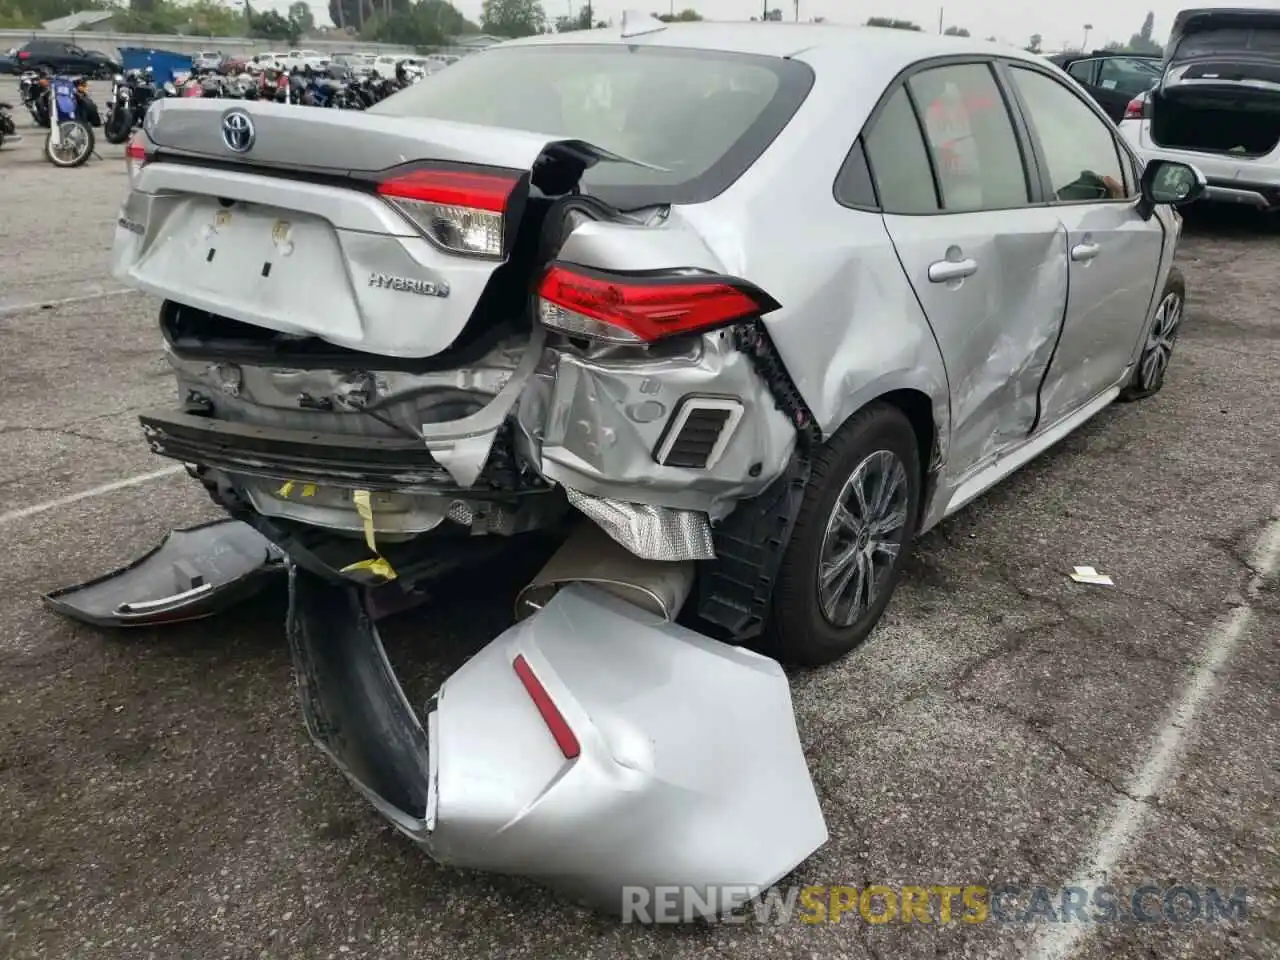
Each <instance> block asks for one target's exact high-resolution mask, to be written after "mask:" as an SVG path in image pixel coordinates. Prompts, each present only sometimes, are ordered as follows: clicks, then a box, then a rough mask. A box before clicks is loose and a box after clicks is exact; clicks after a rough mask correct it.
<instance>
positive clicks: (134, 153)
mask: <svg viewBox="0 0 1280 960" xmlns="http://www.w3.org/2000/svg"><path fill="white" fill-rule="evenodd" d="M150 160H151V154H150V153H148V152H147V147H146V144H144V143H143V142H142V134H140V133H139V134H138V135H137V136H135V137H134V138H133V139H132V140H130V141H129V145H128V146H127V147H125V148H124V167H125V170H126V171H127V172H128V174H129V182H130V183H132V182H133V180H134V179H135V178H136V177H137V176H138V171H139V170H141V169H142V168H143V167H145V166H146V165H147V163H148V162H150Z"/></svg>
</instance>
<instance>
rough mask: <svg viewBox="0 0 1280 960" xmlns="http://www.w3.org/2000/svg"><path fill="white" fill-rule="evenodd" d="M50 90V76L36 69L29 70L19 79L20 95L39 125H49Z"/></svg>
mask: <svg viewBox="0 0 1280 960" xmlns="http://www.w3.org/2000/svg"><path fill="white" fill-rule="evenodd" d="M48 90H49V78H48V77H47V76H45V75H44V74H42V73H38V72H37V71H35V70H28V71H27V72H26V73H24V74H23V75H22V77H21V79H19V80H18V96H20V97H21V98H22V105H23V106H24V107H26V108H27V112H28V113H29V114H31V119H32V120H33V121H34V122H35V125H36V126H37V127H47V126H49V100H48V97H46V96H45V94H46V93H48Z"/></svg>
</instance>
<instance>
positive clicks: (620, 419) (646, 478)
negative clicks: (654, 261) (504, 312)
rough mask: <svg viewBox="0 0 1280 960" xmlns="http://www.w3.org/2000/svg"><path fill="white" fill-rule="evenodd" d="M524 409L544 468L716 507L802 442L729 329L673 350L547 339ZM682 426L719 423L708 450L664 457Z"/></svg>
mask: <svg viewBox="0 0 1280 960" xmlns="http://www.w3.org/2000/svg"><path fill="white" fill-rule="evenodd" d="M726 406H728V407H731V408H735V409H736V410H737V411H738V412H737V413H736V415H735V414H733V412H732V410H730V411H727V412H725V413H724V415H721V414H716V415H715V417H714V423H711V422H709V421H710V420H711V419H712V418H710V417H706V416H705V415H703V414H701V413H700V411H699V408H700V407H701V408H702V409H703V410H707V411H711V410H724V408H725V407H726ZM695 413H699V416H698V417H692V414H695ZM517 416H518V419H519V427H520V433H521V435H522V436H523V438H524V439H525V446H526V450H527V453H528V456H529V458H530V459H531V461H532V462H534V463H535V464H537V466H538V469H539V472H540V473H541V474H542V475H543V476H544V477H546V478H547V479H549V480H552V481H555V482H557V483H560V484H562V485H563V486H564V487H566V488H568V489H573V490H578V491H581V492H582V493H585V494H588V495H590V496H593V497H598V498H603V499H608V500H619V501H623V502H633V503H648V504H653V505H655V506H663V507H669V508H672V509H675V510H696V511H702V512H704V513H708V514H710V515H711V517H712V518H713V519H716V518H718V517H719V516H722V515H724V514H725V513H727V512H728V510H729V509H731V507H732V504H733V502H735V501H736V500H739V499H743V498H746V497H751V496H755V495H756V494H758V493H759V492H760V491H761V490H763V489H764V488H765V487H767V486H768V485H769V483H770V482H772V480H773V479H774V478H775V477H777V476H778V474H780V473H781V472H782V470H783V468H784V467H785V465H786V463H787V461H788V459H789V458H790V456H791V452H792V450H793V449H794V447H795V443H796V429H795V427H794V426H793V425H792V423H791V422H790V420H789V419H788V417H787V415H786V414H785V413H783V412H782V411H781V410H780V409H779V408H778V404H777V401H776V400H775V399H774V397H773V395H772V394H771V392H770V390H769V388H768V386H767V385H766V384H765V383H764V382H763V380H762V379H761V377H760V375H759V374H758V373H757V372H756V370H755V367H754V365H753V363H752V360H751V358H750V357H748V356H746V355H745V354H743V353H742V352H741V351H739V350H738V349H736V348H735V347H734V345H733V342H732V340H731V338H730V337H729V335H728V334H726V333H724V332H716V333H711V334H706V335H703V336H702V337H699V338H696V339H695V340H694V342H693V343H692V344H681V345H679V346H673V347H671V348H669V349H667V350H665V351H664V350H662V349H650V350H648V351H643V352H641V351H637V350H635V349H634V348H624V347H617V348H605V349H594V350H579V349H577V348H575V347H573V346H572V345H568V344H563V345H557V346H552V347H549V348H548V349H547V351H546V355H545V356H544V358H543V361H542V363H541V364H540V365H539V366H538V368H537V369H536V371H535V373H534V375H533V376H532V377H530V378H529V380H528V381H527V383H526V385H525V390H524V393H523V394H522V395H521V398H520V402H519V405H518V408H517ZM691 417H692V418H691ZM686 431H687V433H688V439H689V440H690V441H693V440H696V439H697V438H698V435H700V434H703V433H704V432H706V431H711V435H712V436H713V437H714V440H713V441H712V443H711V444H710V445H708V446H706V447H705V449H704V451H703V452H704V453H705V454H706V456H705V458H704V459H701V460H699V459H696V458H695V459H691V460H685V461H682V462H683V464H684V465H679V464H680V463H681V461H674V462H673V461H671V460H670V459H668V462H666V463H664V462H662V460H660V459H659V456H660V455H661V454H662V453H663V450H664V444H666V445H667V451H668V452H669V451H670V450H671V445H672V444H674V443H675V442H676V441H679V440H683V439H686V438H685V437H684V436H682V434H684V433H685V432H686ZM713 453H714V458H713V456H712V454H713Z"/></svg>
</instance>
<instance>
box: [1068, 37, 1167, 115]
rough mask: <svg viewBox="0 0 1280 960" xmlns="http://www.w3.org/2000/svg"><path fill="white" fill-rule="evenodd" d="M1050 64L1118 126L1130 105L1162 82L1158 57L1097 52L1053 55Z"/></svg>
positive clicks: (1157, 55)
mask: <svg viewBox="0 0 1280 960" xmlns="http://www.w3.org/2000/svg"><path fill="white" fill-rule="evenodd" d="M1049 62H1050V63H1052V64H1054V65H1056V66H1058V67H1060V68H1061V69H1063V70H1065V71H1066V72H1067V73H1068V74H1070V75H1071V77H1072V78H1073V79H1074V80H1075V81H1076V82H1077V83H1079V84H1080V86H1082V87H1084V88H1085V90H1086V91H1087V92H1088V94H1089V96H1091V97H1093V99H1095V100H1097V101H1098V105H1099V106H1101V107H1102V109H1103V110H1105V111H1106V113H1107V116H1109V117H1110V118H1111V119H1112V120H1114V121H1115V122H1116V123H1119V122H1120V121H1121V120H1122V119H1123V118H1124V111H1125V108H1126V107H1127V106H1128V105H1129V101H1131V100H1132V99H1133V98H1134V97H1136V96H1137V95H1138V94H1140V93H1144V92H1146V91H1147V90H1150V89H1151V88H1152V87H1153V86H1155V84H1156V82H1157V81H1158V80H1159V79H1160V64H1161V57H1160V55H1159V54H1143V53H1120V52H1117V51H1114V50H1095V51H1093V52H1092V53H1058V54H1054V55H1053V56H1051V57H1049Z"/></svg>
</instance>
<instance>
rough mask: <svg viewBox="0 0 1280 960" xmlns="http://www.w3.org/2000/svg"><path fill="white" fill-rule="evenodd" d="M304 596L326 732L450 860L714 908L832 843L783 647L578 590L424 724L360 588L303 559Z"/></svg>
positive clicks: (580, 896) (312, 691)
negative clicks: (705, 632) (704, 629)
mask: <svg viewBox="0 0 1280 960" xmlns="http://www.w3.org/2000/svg"><path fill="white" fill-rule="evenodd" d="M289 608H290V612H289V639H290V645H291V648H292V651H293V656H294V659H295V666H296V671H297V675H298V683H299V692H300V696H301V700H302V706H303V710H304V713H305V717H306V723H307V727H308V730H309V731H310V733H311V735H312V737H313V738H314V739H315V741H316V742H317V744H318V745H319V746H320V747H321V748H322V749H323V750H324V751H325V752H326V753H327V754H328V755H329V756H330V757H332V758H333V760H334V761H335V762H336V763H337V764H338V766H339V767H340V769H341V770H342V771H343V772H344V773H345V774H346V776H347V777H348V778H349V779H350V780H351V782H352V783H353V784H354V785H355V786H356V788H357V789H358V790H360V792H361V793H363V794H364V795H365V796H366V797H367V798H368V799H369V800H370V801H371V802H372V803H373V804H374V806H375V807H376V808H377V809H378V810H379V811H381V812H382V813H383V814H384V815H385V816H386V817H387V818H388V819H389V820H390V821H391V822H392V823H394V824H395V825H396V826H397V827H398V828H399V829H400V830H401V831H402V832H404V833H405V834H407V835H408V836H410V837H411V838H413V839H414V840H416V841H417V842H419V843H420V844H422V845H423V846H424V847H425V848H426V849H427V850H428V851H429V852H430V853H431V854H432V856H433V857H435V858H436V859H437V860H439V861H441V862H443V863H448V864H451V865H455V866H459V867H466V868H472V869H480V870H489V871H493V872H498V873H506V874H517V875H522V876H527V877H530V878H532V879H535V880H538V881H539V882H542V883H544V884H546V885H547V886H549V887H552V888H554V889H557V890H559V891H561V892H562V893H564V894H567V895H568V896H570V897H572V898H574V899H576V900H578V901H580V902H583V903H586V904H589V905H591V906H593V907H595V908H596V909H599V910H602V911H605V912H608V913H613V914H617V913H619V912H620V911H622V910H623V908H624V904H625V903H626V902H627V901H624V895H625V896H629V897H631V898H634V897H635V895H636V891H637V890H641V889H643V890H648V891H649V893H650V896H656V895H657V890H656V888H658V887H666V886H669V885H678V886H684V887H688V888H691V889H693V890H696V891H697V892H698V895H699V897H703V896H704V895H705V894H704V892H707V893H710V894H712V895H711V896H705V899H706V901H707V906H706V907H705V912H706V913H708V914H711V913H714V912H717V911H718V909H720V908H719V907H718V906H717V904H718V903H719V902H720V901H718V899H717V898H716V897H715V896H714V894H715V888H717V887H719V886H721V885H724V886H731V887H733V888H735V889H742V888H743V887H747V888H758V889H764V888H766V887H768V886H770V885H772V884H773V883H775V882H777V881H778V880H779V879H780V878H781V877H783V876H784V875H785V874H786V873H788V872H789V871H790V870H791V869H793V868H794V867H795V866H796V865H797V864H799V863H800V862H801V861H802V860H804V859H805V858H806V857H808V856H809V855H810V854H811V853H812V852H813V851H814V850H815V849H817V848H818V847H819V846H821V845H822V844H823V843H824V842H825V841H826V839H827V831H826V826H825V823H824V821H823V818H822V813H821V810H820V808H819V805H818V800H817V796H816V794H815V792H814V787H813V783H812V780H811V779H810V776H809V771H808V768H807V766H806V764H805V760H804V756H803V753H802V751H801V747H800V742H799V737H798V735H797V733H796V728H795V721H794V715H793V712H792V706H791V698H790V692H789V689H788V685H787V680H786V677H785V675H784V674H783V672H782V669H781V668H780V667H779V666H778V664H777V663H775V662H774V661H772V660H769V659H767V658H765V657H761V656H759V655H757V654H754V653H751V652H749V651H745V650H742V649H739V648H736V647H730V646H727V645H725V644H721V643H718V642H716V641H713V640H710V639H708V638H706V637H703V636H701V635H700V634H697V633H693V632H692V631H689V630H686V629H684V628H682V627H679V626H677V625H675V624H673V623H671V622H669V621H668V620H666V619H665V618H664V617H662V616H660V615H659V614H658V613H656V612H653V611H647V610H643V609H641V608H640V607H638V606H635V605H633V604H630V603H627V602H625V601H623V600H621V599H619V598H617V597H615V596H613V595H611V594H609V593H606V592H605V591H603V590H601V589H599V588H597V587H593V586H587V585H583V584H571V585H568V586H565V587H564V588H563V589H560V590H559V591H558V592H556V593H555V594H554V596H552V597H551V598H550V599H549V600H548V601H547V602H546V604H545V605H544V606H543V607H542V608H541V609H540V610H539V611H538V612H537V613H535V614H533V615H532V616H530V617H528V618H527V619H525V620H523V621H521V622H519V623H517V624H516V625H515V626H513V627H511V628H510V629H509V630H507V631H506V632H504V633H503V634H501V635H500V636H499V637H498V638H497V639H495V640H494V641H492V642H491V643H490V644H488V645H487V646H486V647H484V648H483V649H482V650H481V651H480V652H479V653H478V654H477V655H476V656H475V657H473V658H472V659H471V660H470V661H468V662H467V663H466V664H465V665H464V666H463V667H462V668H461V669H460V670H458V671H457V672H456V673H455V674H453V675H452V676H451V677H450V678H449V679H448V680H447V681H445V683H444V684H443V685H442V686H441V688H440V689H439V691H438V692H437V693H436V694H435V696H434V697H433V698H432V699H431V702H430V703H429V704H428V706H427V709H426V713H425V716H426V723H425V725H424V724H423V723H422V722H421V721H420V720H419V718H418V716H417V715H416V714H415V712H414V710H413V709H412V707H411V706H410V704H409V702H408V700H407V698H406V697H405V695H404V692H403V690H402V689H401V687H400V685H399V683H398V682H397V680H396V678H395V674H394V672H393V670H392V668H391V665H390V663H389V661H388V660H387V657H386V654H385V652H384V650H383V647H382V643H381V640H380V639H379V637H378V633H377V630H376V628H375V626H374V623H373V620H372V619H371V618H370V616H369V615H368V613H367V612H366V610H365V609H364V606H363V604H362V601H361V597H360V593H359V591H358V589H357V588H354V587H347V588H340V587H336V586H335V585H334V584H332V583H331V582H328V581H325V580H323V579H321V578H318V577H316V576H314V575H313V574H311V573H308V572H306V571H305V570H302V569H299V568H296V567H295V568H291V572H290V605H289ZM631 902H634V899H633V900H632V901H631ZM693 909H694V913H697V912H699V911H700V909H701V908H700V907H698V906H696V905H695V907H694V908H693Z"/></svg>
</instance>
